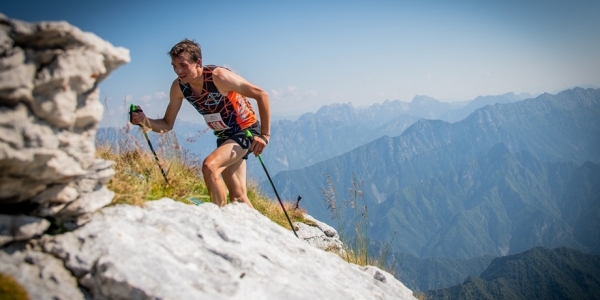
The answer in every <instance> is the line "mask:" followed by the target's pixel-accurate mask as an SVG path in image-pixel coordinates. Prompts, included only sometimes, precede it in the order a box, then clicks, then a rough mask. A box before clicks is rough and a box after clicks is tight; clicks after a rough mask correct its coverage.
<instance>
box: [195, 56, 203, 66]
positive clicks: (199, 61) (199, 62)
mask: <svg viewBox="0 0 600 300" xmlns="http://www.w3.org/2000/svg"><path fill="white" fill-rule="evenodd" d="M196 63H197V64H198V67H202V59H200V58H198V60H197V61H196Z"/></svg>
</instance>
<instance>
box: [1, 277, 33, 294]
mask: <svg viewBox="0 0 600 300" xmlns="http://www.w3.org/2000/svg"><path fill="white" fill-rule="evenodd" d="M0 299H2V300H27V299H30V298H29V295H28V294H27V291H26V290H25V288H24V287H23V286H22V285H20V284H19V283H18V282H17V281H16V280H15V279H14V278H12V277H11V276H10V275H6V274H2V273H0Z"/></svg>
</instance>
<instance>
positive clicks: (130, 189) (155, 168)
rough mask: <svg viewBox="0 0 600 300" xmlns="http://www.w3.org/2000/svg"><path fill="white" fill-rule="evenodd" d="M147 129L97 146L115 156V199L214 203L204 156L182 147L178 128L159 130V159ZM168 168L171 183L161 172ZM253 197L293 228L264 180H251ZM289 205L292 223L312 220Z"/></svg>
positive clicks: (98, 154)
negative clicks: (264, 189)
mask: <svg viewBox="0 0 600 300" xmlns="http://www.w3.org/2000/svg"><path fill="white" fill-rule="evenodd" d="M136 135H138V136H140V137H142V133H141V132H138V130H137V129H133V127H131V126H127V127H124V128H122V129H120V130H119V132H118V137H117V138H116V141H117V142H115V143H112V144H109V143H100V144H97V145H96V157H99V158H102V159H105V160H110V161H114V162H115V165H114V166H113V169H114V170H115V175H114V176H113V177H112V178H111V180H110V181H109V182H108V183H107V187H108V188H109V189H110V190H112V191H113V192H114V193H115V197H114V199H113V202H112V204H113V205H114V204H130V205H137V206H143V205H144V203H145V202H146V201H151V200H158V199H161V198H164V197H167V198H171V199H173V200H175V201H180V202H183V203H186V204H190V205H195V204H192V202H191V201H190V200H188V199H190V198H195V199H197V200H200V201H202V202H210V196H209V194H208V190H207V188H206V185H205V183H204V180H203V179H202V158H201V157H200V156H198V155H195V154H193V153H190V152H189V151H187V150H186V149H183V148H182V147H180V145H179V142H178V140H177V137H176V135H175V133H174V132H173V131H170V132H167V133H163V134H159V135H158V138H156V139H155V138H154V137H156V135H154V134H153V136H152V137H153V141H151V143H152V147H153V148H154V150H155V151H156V154H157V157H158V162H157V161H156V158H155V156H154V154H153V153H152V152H151V151H150V147H149V145H148V143H147V141H146V140H145V138H136V137H135V136H136ZM159 165H160V168H162V170H164V172H165V173H166V177H167V180H168V184H167V182H166V180H165V178H164V177H163V175H162V173H161V169H160V168H159ZM248 197H249V199H250V202H252V205H254V208H255V209H256V210H257V211H258V212H260V213H261V214H263V215H265V216H266V217H268V218H269V219H271V220H273V221H274V222H275V223H277V224H279V225H281V226H283V227H285V228H288V229H290V230H291V228H290V225H289V222H288V221H287V218H286V217H285V214H284V213H283V210H282V209H281V206H280V204H279V202H278V201H277V200H275V201H273V200H271V199H269V198H267V197H266V196H264V194H263V193H262V192H261V191H260V190H259V188H258V184H257V183H255V182H252V181H250V182H249V183H248ZM283 203H284V207H285V208H286V211H287V213H288V215H289V217H290V219H291V220H292V222H304V223H307V222H308V221H307V220H305V218H304V213H306V211H305V210H303V209H301V208H300V209H294V205H293V204H292V203H291V202H287V201H284V202H283Z"/></svg>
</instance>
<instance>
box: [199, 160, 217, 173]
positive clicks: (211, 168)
mask: <svg viewBox="0 0 600 300" xmlns="http://www.w3.org/2000/svg"><path fill="white" fill-rule="evenodd" d="M216 173H217V166H216V164H215V163H214V162H213V161H212V160H209V159H204V161H203V162H202V175H204V177H206V176H208V175H214V174H216Z"/></svg>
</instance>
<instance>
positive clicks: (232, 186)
mask: <svg viewBox="0 0 600 300" xmlns="http://www.w3.org/2000/svg"><path fill="white" fill-rule="evenodd" d="M223 180H224V181H225V184H226V185H227V189H228V190H229V199H230V200H231V202H234V201H235V202H243V203H246V204H248V206H250V207H251V208H254V206H253V205H252V203H251V202H250V199H248V193H247V189H246V160H245V159H242V160H240V161H238V162H236V163H234V164H233V165H231V166H229V167H227V168H225V170H224V171H223Z"/></svg>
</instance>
